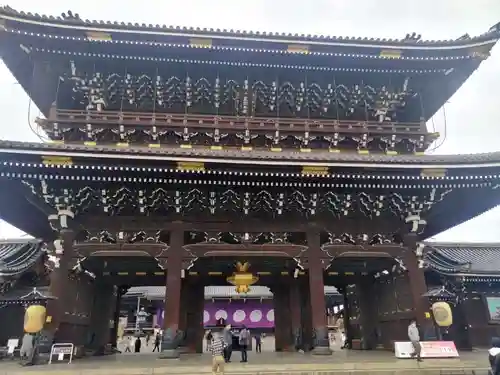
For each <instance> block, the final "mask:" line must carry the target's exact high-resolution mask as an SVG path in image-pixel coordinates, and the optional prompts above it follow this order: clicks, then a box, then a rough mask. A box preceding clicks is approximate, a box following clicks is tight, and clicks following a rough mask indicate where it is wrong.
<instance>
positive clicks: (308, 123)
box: [38, 109, 430, 136]
mask: <svg viewBox="0 0 500 375" xmlns="http://www.w3.org/2000/svg"><path fill="white" fill-rule="evenodd" d="M38 122H39V123H40V124H41V125H42V126H50V125H53V124H54V123H58V124H64V125H70V126H71V124H74V125H82V124H84V125H87V124H90V125H94V126H100V127H108V126H110V127H111V126H113V127H115V126H117V125H123V126H125V127H152V126H155V127H157V128H159V129H158V131H160V130H161V129H160V128H168V129H169V130H175V128H178V129H180V130H181V129H183V128H185V127H187V128H189V129H190V130H196V129H200V130H201V129H209V128H211V129H214V128H217V129H220V130H229V131H231V130H232V131H238V130H239V131H245V130H249V131H260V132H262V131H276V130H280V131H285V132H290V133H295V132H301V133H303V132H304V131H311V132H314V133H328V134H333V133H356V134H366V133H372V134H379V135H384V134H387V135H392V134H405V135H407V136H408V135H415V136H417V135H418V136H421V135H430V133H428V132H427V130H426V127H425V123H423V122H410V123H398V122H376V121H349V120H331V119H325V120H322V119H296V118H252V117H236V116H222V117H220V116H212V115H195V114H173V113H143V112H117V111H76V110H61V109H53V110H52V111H51V114H50V116H49V118H48V119H43V120H38Z"/></svg>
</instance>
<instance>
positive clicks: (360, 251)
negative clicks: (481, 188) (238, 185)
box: [49, 211, 428, 352]
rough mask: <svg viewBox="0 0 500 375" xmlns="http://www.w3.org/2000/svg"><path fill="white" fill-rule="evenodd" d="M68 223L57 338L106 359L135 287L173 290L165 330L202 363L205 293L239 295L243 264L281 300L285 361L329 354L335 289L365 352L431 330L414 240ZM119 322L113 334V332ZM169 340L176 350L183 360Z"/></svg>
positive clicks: (279, 227)
mask: <svg viewBox="0 0 500 375" xmlns="http://www.w3.org/2000/svg"><path fill="white" fill-rule="evenodd" d="M65 215H67V211H61V212H60V215H59V216H58V217H57V220H55V219H56V218H54V217H53V219H54V220H55V221H54V223H55V225H57V224H59V225H61V223H66V224H67V227H66V228H64V227H60V232H59V233H60V236H61V237H60V239H61V240H60V242H59V241H55V244H56V246H61V247H62V248H63V250H64V251H63V254H62V256H61V257H60V258H59V260H58V262H59V264H58V267H57V268H54V269H53V271H52V273H51V286H50V289H51V292H52V294H53V295H54V296H57V297H58V300H57V301H54V302H51V303H50V305H49V312H50V314H51V316H52V321H51V323H50V328H51V330H52V331H53V332H56V334H57V337H58V340H63V341H64V340H69V341H71V342H75V344H77V345H78V344H79V345H83V344H84V343H85V341H86V340H88V337H89V335H90V336H91V342H92V343H93V344H92V346H94V347H100V346H104V344H107V343H108V342H113V340H114V337H113V338H111V337H110V336H109V334H115V335H116V329H117V328H116V324H117V315H116V314H117V312H118V311H119V301H120V296H121V295H122V294H123V293H124V292H125V291H126V289H127V287H130V286H135V285H165V286H166V296H165V301H166V302H165V319H164V327H163V328H164V329H165V330H171V331H173V332H177V331H181V332H182V333H183V343H184V345H186V346H188V347H189V348H190V350H192V351H201V350H202V348H201V344H202V337H203V301H204V298H203V289H204V286H205V285H217V284H219V285H220V284H223V285H225V284H227V282H226V277H227V276H229V275H231V272H232V271H234V264H235V262H236V261H246V262H249V263H250V264H251V268H250V270H251V272H254V273H255V274H256V275H258V277H259V284H263V285H267V286H269V287H270V288H271V290H272V292H273V294H274V307H275V330H276V350H278V351H281V350H293V348H296V347H297V345H298V346H299V347H303V348H306V349H312V348H314V350H315V351H316V352H328V351H329V342H328V329H327V317H326V308H325V300H324V285H335V286H337V287H338V288H339V289H340V290H341V291H342V292H343V293H344V294H345V301H346V304H345V306H346V310H345V311H346V319H345V320H346V326H347V327H348V328H347V335H348V340H349V342H351V343H352V344H351V345H352V347H353V348H358V349H361V348H363V349H374V348H376V347H377V346H384V347H387V348H389V347H391V344H392V341H394V340H397V339H404V338H405V335H406V333H405V330H406V326H407V323H408V321H409V319H411V318H417V319H418V320H419V321H420V322H421V323H422V324H426V322H425V312H426V311H427V308H428V305H427V303H426V301H425V298H423V297H422V295H423V294H424V293H425V291H426V290H427V289H426V284H425V280H424V277H423V270H422V269H419V268H418V259H417V256H416V254H415V251H414V250H413V249H412V247H415V246H416V241H415V237H416V235H415V234H413V233H407V234H406V235H404V236H402V237H401V239H402V241H403V242H402V243H400V244H397V243H382V244H380V243H379V244H377V243H374V239H373V238H372V237H368V236H367V235H366V234H365V235H361V234H360V235H355V236H350V237H349V238H357V239H358V240H357V241H354V243H351V244H346V243H339V241H337V242H336V243H335V242H334V241H331V239H330V240H329V239H328V237H329V236H330V237H331V233H330V235H329V234H328V232H327V231H326V230H327V229H328V227H326V226H325V225H324V224H319V223H316V222H305V221H304V222H298V223H293V222H292V223H284V222H258V221H253V220H248V221H247V222H241V221H240V222H233V223H227V222H219V223H216V222H215V223H214V222H205V223H204V222H182V221H178V222H168V223H164V222H163V221H161V220H159V219H155V220H148V219H147V218H144V219H142V220H138V218H126V217H124V218H120V217H115V219H114V220H112V221H108V220H107V219H99V218H97V217H89V220H88V221H86V220H83V221H80V223H83V224H84V225H85V226H86V228H87V229H86V230H85V231H83V232H82V231H81V232H77V231H76V230H74V229H71V228H72V227H73V225H72V223H76V219H77V218H76V217H75V218H74V219H73V220H74V221H72V219H71V218H70V217H68V216H65ZM127 219H128V220H127ZM103 228H105V230H103ZM337 229H338V224H337ZM376 236H378V234H377V235H376ZM339 238H340V237H339ZM293 241H295V243H294V242H293ZM228 242H229V243H228ZM230 242H232V243H230ZM68 273H69V274H73V278H72V280H70V281H69V282H68V279H67V277H66V275H67V274H68ZM89 275H91V276H89ZM85 280H86V281H85ZM92 308H94V309H98V311H99V313H98V314H95V313H92ZM89 316H90V317H91V319H86V317H89ZM110 322H114V329H113V330H110V329H107V328H106V327H109V324H110ZM168 338H169V337H167V340H166V342H165V343H164V345H165V346H166V348H170V349H175V348H176V347H175V345H174V343H172V342H171V341H172V338H171V337H170V340H171V341H168ZM177 343H179V342H177ZM115 344H116V343H115Z"/></svg>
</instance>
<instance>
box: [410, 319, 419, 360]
mask: <svg viewBox="0 0 500 375" xmlns="http://www.w3.org/2000/svg"><path fill="white" fill-rule="evenodd" d="M408 338H409V339H410V342H411V344H412V345H413V353H412V354H411V357H412V358H415V357H416V358H417V361H418V362H422V358H420V353H421V352H422V346H421V345H420V333H419V332H418V327H417V321H416V320H415V319H412V321H411V322H410V325H409V326H408Z"/></svg>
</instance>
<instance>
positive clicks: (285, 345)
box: [273, 283, 293, 352]
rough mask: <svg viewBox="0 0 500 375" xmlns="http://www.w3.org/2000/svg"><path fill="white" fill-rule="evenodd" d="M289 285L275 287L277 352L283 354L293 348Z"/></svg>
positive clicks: (280, 284)
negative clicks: (282, 352)
mask: <svg viewBox="0 0 500 375" xmlns="http://www.w3.org/2000/svg"><path fill="white" fill-rule="evenodd" d="M288 287H289V286H288V285H284V284H282V283H277V284H275V285H274V286H273V299H274V301H273V302H274V303H273V304H274V336H275V350H276V351H277V352H281V351H284V350H288V349H289V348H290V347H291V346H292V341H293V337H292V331H291V321H290V311H289V310H288V309H289V306H290V299H289V289H288Z"/></svg>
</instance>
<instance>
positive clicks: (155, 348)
mask: <svg viewBox="0 0 500 375" xmlns="http://www.w3.org/2000/svg"><path fill="white" fill-rule="evenodd" d="M160 342H161V335H160V333H157V334H156V336H155V346H153V352H154V351H157V352H159V351H160Z"/></svg>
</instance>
